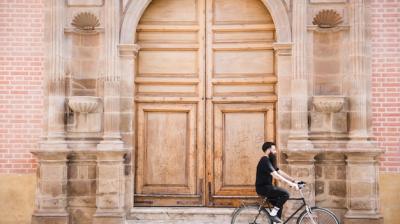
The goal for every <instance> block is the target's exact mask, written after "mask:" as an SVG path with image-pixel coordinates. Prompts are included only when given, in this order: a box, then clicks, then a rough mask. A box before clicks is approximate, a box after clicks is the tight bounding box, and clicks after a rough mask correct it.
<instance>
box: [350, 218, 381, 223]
mask: <svg viewBox="0 0 400 224" xmlns="http://www.w3.org/2000/svg"><path fill="white" fill-rule="evenodd" d="M344 224H383V218H378V219H372V218H344Z"/></svg>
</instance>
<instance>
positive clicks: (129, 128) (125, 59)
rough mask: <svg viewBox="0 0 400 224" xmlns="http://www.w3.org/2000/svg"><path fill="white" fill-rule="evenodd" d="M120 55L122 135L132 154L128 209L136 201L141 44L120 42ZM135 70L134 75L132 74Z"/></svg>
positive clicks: (128, 168)
mask: <svg viewBox="0 0 400 224" xmlns="http://www.w3.org/2000/svg"><path fill="white" fill-rule="evenodd" d="M118 49H119V57H120V62H121V70H120V72H121V76H122V77H121V78H122V83H121V89H122V90H123V92H122V93H121V99H122V101H121V102H122V104H123V106H122V109H121V124H123V123H125V124H128V125H121V136H122V140H123V142H124V143H125V145H126V147H127V148H128V149H129V152H128V153H130V154H128V155H127V160H126V161H125V172H126V173H125V174H126V185H125V186H126V197H125V206H126V208H127V209H130V208H132V207H133V204H134V203H133V202H134V193H133V192H134V190H135V189H134V187H135V185H134V183H135V182H134V181H135V179H134V178H135V175H134V173H133V172H131V171H132V167H135V164H134V162H135V161H134V159H130V158H131V157H132V155H135V140H134V139H135V138H134V132H133V127H135V110H132V108H135V105H134V104H135V99H134V97H135V96H134V93H133V91H132V90H133V89H135V87H134V85H135V83H134V78H135V75H136V74H135V71H136V57H137V55H138V53H139V49H140V47H139V45H137V44H120V45H118ZM132 71H133V73H134V74H133V75H132Z"/></svg>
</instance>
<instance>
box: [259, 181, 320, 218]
mask: <svg viewBox="0 0 400 224" xmlns="http://www.w3.org/2000/svg"><path fill="white" fill-rule="evenodd" d="M299 192H300V195H301V198H289V199H288V201H302V202H303V204H302V205H301V206H300V207H299V208H298V209H297V210H296V211H295V212H294V213H292V215H290V216H289V218H287V219H286V220H285V221H284V222H283V224H286V223H288V222H289V221H290V220H291V219H292V218H293V217H294V216H295V215H296V214H297V213H298V212H299V211H302V210H303V208H304V207H306V210H307V211H308V212H309V213H310V210H309V207H308V205H307V202H306V200H305V199H304V195H303V192H302V190H301V189H300V190H299ZM268 203H269V202H268ZM269 204H270V203H269ZM264 209H265V208H264ZM267 213H268V212H267ZM268 215H269V213H268ZM312 221H313V222H314V220H312Z"/></svg>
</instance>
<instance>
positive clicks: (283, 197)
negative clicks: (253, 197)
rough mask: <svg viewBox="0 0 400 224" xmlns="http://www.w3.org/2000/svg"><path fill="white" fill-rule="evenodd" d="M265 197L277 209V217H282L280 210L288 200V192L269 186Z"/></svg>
mask: <svg viewBox="0 0 400 224" xmlns="http://www.w3.org/2000/svg"><path fill="white" fill-rule="evenodd" d="M266 196H267V197H268V198H270V199H271V203H272V204H273V205H274V206H275V207H278V208H279V211H278V214H277V216H278V217H279V218H281V217H282V209H283V205H284V204H285V202H286V201H287V200H288V199H289V192H288V191H287V190H285V189H283V188H281V187H276V186H271V187H269V188H268V191H267V192H266Z"/></svg>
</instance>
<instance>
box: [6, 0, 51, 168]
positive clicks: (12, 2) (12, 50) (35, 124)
mask: <svg viewBox="0 0 400 224" xmlns="http://www.w3.org/2000/svg"><path fill="white" fill-rule="evenodd" d="M43 19H44V16H43V2H42V0H1V1H0V173H30V172H34V171H35V167H36V164H35V160H34V159H33V156H32V155H31V154H30V153H29V151H30V150H32V149H35V148H36V147H37V143H38V140H39V138H40V136H41V133H42V118H43V116H42V113H43V112H42V111H43V91H42V83H43V77H42V71H43V47H42V46H43V44H42V42H43V24H44V22H43Z"/></svg>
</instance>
